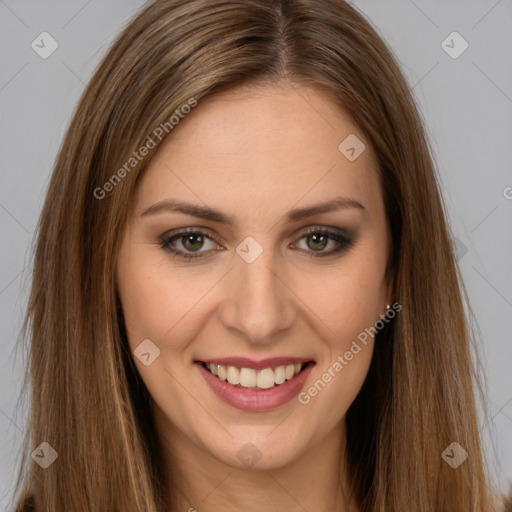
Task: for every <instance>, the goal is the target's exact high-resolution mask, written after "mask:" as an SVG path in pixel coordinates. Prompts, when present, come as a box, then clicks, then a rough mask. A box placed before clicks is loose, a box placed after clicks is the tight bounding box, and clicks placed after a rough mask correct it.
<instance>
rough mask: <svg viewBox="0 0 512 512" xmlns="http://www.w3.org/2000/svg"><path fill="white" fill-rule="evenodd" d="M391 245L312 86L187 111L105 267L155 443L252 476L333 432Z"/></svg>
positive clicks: (338, 117) (362, 366) (363, 166)
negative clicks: (150, 413)
mask: <svg viewBox="0 0 512 512" xmlns="http://www.w3.org/2000/svg"><path fill="white" fill-rule="evenodd" d="M356 137H357V138H356ZM347 138H348V139H347ZM361 141H362V142H364V144H365V145H366V148H364V147H363V146H361ZM340 144H341V149H340ZM351 148H352V149H351ZM184 230H187V233H184ZM388 242H389V233H388V227H387V222H386V219H385V212H384V204H383V197H382V193H381V189H380V185H379V181H378V175H377V162H376V159H375V154H374V153H373V151H372V148H371V147H370V146H369V144H368V143H367V142H366V141H365V140H364V136H363V134H362V132H361V130H360V129H358V127H357V126H356V125H355V124H354V122H353V121H352V120H351V118H349V117H348V115H347V114H346V113H344V112H343V111H341V110H340V109H339V108H338V107H336V106H335V105H334V104H333V103H331V102H330V100H329V97H328V96H326V95H325V93H323V92H322V91H320V90H318V89H316V88H309V87H308V88H304V87H302V88H299V87H298V86H294V87H293V88H292V87H290V86H289V85H286V84H283V83H281V84H278V85H275V84H274V85H267V86H265V87H260V88H258V89H256V88H248V87H246V88H238V89H235V90H232V91H229V92H225V93H222V94H221V95H218V96H216V97H211V98H209V99H207V100H204V101H203V102H201V101H200V102H199V103H198V105H197V107H196V108H195V109H193V110H192V111H191V113H190V114H188V116H187V117H186V118H185V119H183V120H181V121H180V124H179V125H178V126H176V127H175V128H174V130H173V132H172V133H171V135H170V136H169V137H168V138H167V139H166V140H165V141H164V142H163V143H162V144H161V146H160V147H159V148H158V151H157V152H156V154H155V155H154V158H153V159H152V161H151V163H150V165H149V167H148V169H147V171H146V172H145V174H144V175H143V177H142V179H141V181H140V184H139V185H138V188H137V192H136V196H135V199H134V202H133V204H132V208H131V214H130V217H129V222H128V226H127V229H126V232H125V234H124V237H123V241H122V246H121V250H120V254H119V259H118V266H117V280H118V288H119V293H120V297H121V302H122V307H123V312H124V317H125V322H126V329H127V334H128V339H129V344H130V348H131V351H132V354H133V357H134V361H135V364H136V366H137V369H138V371H139V373H140V375H141V377H142V379H143V381H144V382H145V384H146V386H147V388H148V390H149V393H150V394H151V396H152V397H153V399H154V402H155V411H154V414H155V420H156V424H157V429H158V430H159V433H160V435H161V436H162V438H163V441H164V443H165V444H166V445H167V446H168V447H170V448H171V449H173V450H174V451H175V452H182V453H183V454H184V456H186V453H187V450H188V449H189V448H190V449H194V450H197V449H199V450H200V451H201V453H202V454H203V456H205V457H209V456H212V457H213V458H215V459H216V460H217V461H222V462H224V463H226V464H228V465H230V466H232V467H250V466H252V465H253V464H254V463H257V466H256V467H257V468H258V469H262V468H272V467H278V466H281V465H284V464H286V463H289V462H291V461H293V460H294V459H295V458H297V457H298V456H300V455H301V454H304V453H305V452H306V451H307V450H310V449H312V448H313V447H314V446H315V445H316V444H317V443H320V442H321V441H322V440H325V439H326V438H327V436H329V435H332V434H333V433H335V432H341V430H336V429H340V428H342V427H343V425H344V423H343V421H344V416H345V413H346V411H347V409H348V407H349V406H350V405H351V403H352V402H353V400H354V399H355V397H356V396H357V394H358V392H359V390H360V388H361V386H362V384H363V382H364V379H365V377H366V374H367V371H368V367H369V364H370V360H371V355H372V350H373V338H372V337H371V335H368V331H365V329H368V328H369V327H373V326H375V323H376V321H377V320H379V319H380V318H381V316H380V315H381V314H382V313H384V311H385V305H386V304H387V303H390V300H391V297H390V295H389V291H390V289H389V287H388V283H387V282H386V280H385V267H386V261H387V257H388V253H387V248H388ZM187 257H189V258H188V259H187ZM363 340H364V342H363ZM235 358H236V359H235ZM267 359H270V361H264V360H267ZM272 359H275V360H272ZM204 363H211V364H212V366H211V367H210V369H209V370H208V369H206V368H205V365H204ZM220 363H221V366H218V364H220ZM306 363H307V364H306ZM303 367H304V369H303V370H302V372H300V373H298V374H296V371H299V370H300V369H301V368H303ZM212 371H213V373H212ZM215 373H216V374H217V375H214V374H215ZM329 377H330V378H329ZM223 379H228V380H223Z"/></svg>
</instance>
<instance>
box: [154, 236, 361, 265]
mask: <svg viewBox="0 0 512 512" xmlns="http://www.w3.org/2000/svg"><path fill="white" fill-rule="evenodd" d="M188 234H194V235H201V236H203V237H205V238H208V239H209V240H211V241H212V242H214V241H215V240H214V239H213V237H211V236H210V235H209V234H208V233H206V232H204V231H201V230H199V229H194V228H186V229H183V230H181V231H179V232H178V233H175V234H173V235H172V236H163V237H162V238H161V242H160V245H161V247H162V249H164V250H166V251H168V252H170V253H171V254H173V255H174V256H175V257H178V258H182V259H184V260H191V259H195V258H203V257H204V256H203V254H204V253H205V252H208V251H201V252H197V253H187V252H182V251H179V250H176V249H174V248H173V247H172V246H171V243H172V242H173V241H174V240H176V239H180V238H183V237H184V236H185V235H188ZM313 234H316V235H321V236H327V237H328V238H329V240H334V241H335V242H337V243H338V244H340V245H339V247H338V248H337V249H334V250H331V251H329V252H314V251H306V254H307V255H308V256H310V257H312V258H319V257H320V258H322V257H327V256H331V255H333V254H335V253H338V252H341V251H343V250H345V249H348V248H350V247H352V245H353V241H352V240H351V239H350V238H348V237H347V236H346V235H344V234H342V233H340V232H338V231H333V230H331V229H329V228H310V229H308V230H307V231H306V232H305V233H303V234H302V236H301V237H300V238H299V241H300V240H302V239H303V238H305V237H307V236H308V235H313Z"/></svg>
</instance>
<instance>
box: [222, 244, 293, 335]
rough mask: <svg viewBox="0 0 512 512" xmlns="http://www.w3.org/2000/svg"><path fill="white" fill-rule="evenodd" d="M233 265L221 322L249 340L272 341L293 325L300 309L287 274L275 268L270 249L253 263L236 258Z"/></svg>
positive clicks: (226, 284) (227, 283)
mask: <svg viewBox="0 0 512 512" xmlns="http://www.w3.org/2000/svg"><path fill="white" fill-rule="evenodd" d="M234 265H235V268H234V269H233V271H232V272H230V273H229V279H228V281H227V282H226V283H225V286H226V290H227V291H226V298H225V300H224V302H223V305H222V307H221V313H220V317H221V322H222V324H223V326H224V327H225V328H226V329H228V330H230V331H234V332H236V333H237V334H238V335H239V336H243V337H244V338H245V339H246V340H247V341H248V342H250V343H255V344H259V345H268V344H272V343H274V342H275V340H276V336H277V335H278V334H279V333H281V331H285V330H287V329H289V328H290V327H291V326H292V325H293V321H294V319H295V315H296V311H297V308H296V306H295V303H294V294H293V292H292V291H291V289H290V288H289V284H288V283H287V282H286V277H285V276H284V275H283V273H282V271H281V272H280V271H279V270H278V269H277V268H276V265H275V262H274V261H273V258H272V255H271V251H263V253H262V254H261V255H260V256H259V257H258V258H257V259H256V261H253V262H252V263H247V262H245V261H244V260H243V259H242V258H238V257H237V259H236V260H235V263H234Z"/></svg>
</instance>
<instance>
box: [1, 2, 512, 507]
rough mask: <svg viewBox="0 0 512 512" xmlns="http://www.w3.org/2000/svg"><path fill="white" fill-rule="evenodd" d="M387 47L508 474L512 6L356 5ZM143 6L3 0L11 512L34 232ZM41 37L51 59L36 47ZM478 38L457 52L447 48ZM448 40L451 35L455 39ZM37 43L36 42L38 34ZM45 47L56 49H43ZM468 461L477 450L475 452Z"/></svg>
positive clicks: (6, 426)
mask: <svg viewBox="0 0 512 512" xmlns="http://www.w3.org/2000/svg"><path fill="white" fill-rule="evenodd" d="M352 3H353V5H355V6H356V7H357V8H358V9H359V10H360V11H361V12H362V13H363V14H365V15H366V16H367V17H368V18H369V19H370V21H371V22H372V24H373V25H374V27H376V29H377V31H378V32H379V33H380V34H381V35H382V36H383V37H384V39H385V40H386V41H387V42H388V44H389V45H390V46H391V48H392V49H393V51H394V52H395V54H396V56H397V58H398V60H399V62H400V63H401V65H402V68H403V70H404V73H405V75H406V77H407V79H408V81H409V84H410V85H411V87H412V88H413V92H414V95H415V97H416V100H417V102H418V104H419V107H420V110H421V113H422V115H423V117H424V120H425V124H426V128H427V132H428V134H429V138H430V142H431V145H432V149H433V154H434V158H435V161H436V165H437V168H438V172H439V175H440V180H441V186H442V190H443V194H444V200H445V202H446V205H447V208H448V212H449V216H450V222H451V225H452V232H453V235H454V236H455V239H454V241H455V244H456V246H457V248H458V251H459V264H460V267H461V269H462V272H463V275H464V278H465V282H466V284H467V288H468V292H469V294H470V299H471V304H472V307H473V308H474V311H475V314H476V316H477V321H478V324H479V327H480V329H481V342H480V352H481V358H480V362H481V364H482V369H483V371H484V372H485V374H486V375H487V385H488V392H489V415H487V416H484V415H482V418H481V427H482V433H483V435H484V438H485V442H486V446H487V448H486V453H487V456H488V459H489V461H490V465H491V469H492V473H493V478H494V480H495V481H496V482H497V484H498V485H499V486H500V487H501V488H502V489H508V488H509V482H512V378H511V370H510V364H511V362H512V343H511V336H510V327H509V324H510V319H511V318H512V270H511V268H512V267H511V261H512V259H511V255H512V229H511V227H512V165H511V164H512V153H511V145H512V70H511V63H512V58H511V56H512V2H511V1H510V0H499V1H496V0H473V1H464V0H458V1H454V0H451V1H448V2H443V1H441V0H435V1H431V0H430V1H427V0H415V1H413V0H386V1H385V2H384V1H382V0H360V1H353V2H352ZM143 4H144V2H143V1H142V0H110V1H109V2H108V4H107V3H106V2H100V1H98V0H89V1H86V0H67V1H64V0H60V1H58V0H42V1H37V2H36V1H35V0H32V1H28V0H0V48H1V69H0V109H1V113H2V115H1V118H0V134H1V137H0V155H1V158H0V165H1V172H0V231H1V234H2V236H1V237H0V329H1V331H0V335H1V343H0V439H1V441H2V442H1V443H0V461H1V462H0V509H5V510H6V509H7V506H8V500H9V498H10V496H11V490H12V486H13V477H14V472H13V468H14V463H15V459H16V456H17V451H18V450H19V443H20V440H21V434H22V432H23V428H24V422H23V417H24V409H19V410H18V412H17V414H16V415H15V412H16V411H15V406H16V400H17V397H18V394H19V391H20V385H21V376H22V369H23V354H22V353H21V352H19V353H16V352H15V351H14V347H15V344H16V339H17V337H18V334H19V329H20V325H21V318H22V314H23V309H24V307H25V304H26V297H27V291H28V283H29V267H28V265H29V263H30V262H29V256H30V251H31V241H32V236H33V232H34V229H35V226H36V222H37V219H38V215H39V211H40V208H41V205H42V200H43V197H44V192H45V189H46V186H47V183H48V179H49V175H50V172H51V169H52V164H53V161H54V158H55V155H56V152H57V149H58V147H59V144H60V141H61V139H62V136H63V135H64V132H65V129H66V127H67V125H68V123H69V121H70V117H71V115H72V112H73V110H74V107H75V105H76V103H77V101H78V98H79V95H80V94H81V93H82V91H83V89H84V84H85V83H86V82H87V80H88V79H89V78H90V76H91V74H92V72H93V70H94V68H95V66H96V65H97V64H98V62H99V60H100V59H101V57H102V56H103V55H104V53H105V51H106V49H107V47H108V45H109V44H110V42H111V41H112V40H113V38H114V36H115V35H116V34H117V33H118V32H119V31H120V29H121V28H122V27H123V26H124V24H125V23H126V22H127V20H128V19H129V18H130V17H131V16H132V15H133V14H134V13H135V12H136V11H137V9H138V8H139V7H141V6H142V5H143ZM43 31H46V32H48V33H50V34H51V35H52V37H53V38H54V39H55V40H56V41H57V42H58V44H59V46H58V49H57V50H56V51H55V52H54V53H53V54H52V55H51V56H50V57H48V58H47V59H43V58H41V57H40V56H39V55H38V54H37V53H36V52H35V51H34V50H33V49H32V47H31V43H32V41H34V40H36V38H37V37H38V36H39V34H41V32H43ZM453 31H457V32H458V33H459V34H460V35H461V36H462V37H463V38H464V40H466V41H467V42H468V44H469V47H468V48H467V50H466V51H465V52H464V53H462V54H461V55H460V56H459V57H458V58H452V57H451V56H450V55H448V53H447V52H446V51H445V49H443V46H445V45H446V44H448V45H449V46H453V48H452V50H451V51H452V52H453V51H457V50H459V49H460V48H461V41H460V40H457V39H454V41H453V43H452V42H451V39H450V38H448V40H447V43H445V45H443V46H442V42H443V41H444V40H445V39H446V38H447V37H448V35H449V34H451V33H452V32H453ZM452 39H453V38H452ZM38 40H39V41H40V39H37V40H36V41H38ZM46 48H48V46H47V45H46ZM470 456H471V454H470Z"/></svg>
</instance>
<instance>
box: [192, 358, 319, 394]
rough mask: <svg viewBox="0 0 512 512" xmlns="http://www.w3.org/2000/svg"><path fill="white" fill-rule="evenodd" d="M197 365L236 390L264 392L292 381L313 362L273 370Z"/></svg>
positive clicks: (202, 363)
mask: <svg viewBox="0 0 512 512" xmlns="http://www.w3.org/2000/svg"><path fill="white" fill-rule="evenodd" d="M198 363H200V364H201V365H202V366H203V368H205V369H206V370H207V371H209V372H210V373H211V374H212V375H214V376H216V377H217V378H218V379H220V380H221V381H225V382H227V383H229V384H231V385H232V386H234V387H237V388H245V389H253V390H254V389H256V390H258V389H259V390H266V389H272V388H273V387H276V386H280V385H281V384H284V383H285V382H286V381H289V380H292V379H293V378H294V377H296V376H297V375H298V374H299V373H301V372H302V371H304V369H305V368H306V367H307V366H309V365H313V364H315V363H314V362H313V361H308V362H307V363H295V364H287V365H280V366H276V367H274V368H271V367H269V368H263V369H261V370H255V369H253V368H238V367H236V366H225V365H222V364H216V363H205V362H202V361H198Z"/></svg>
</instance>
